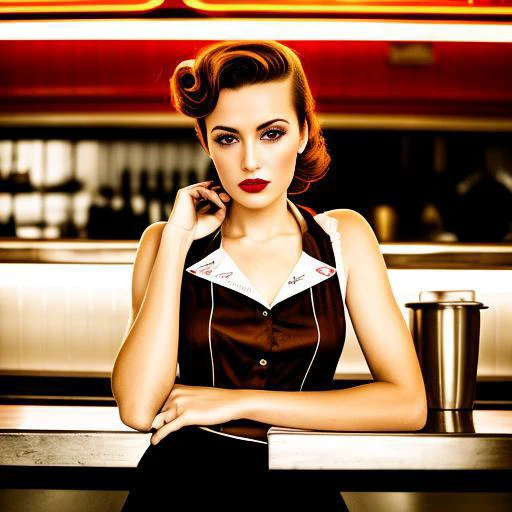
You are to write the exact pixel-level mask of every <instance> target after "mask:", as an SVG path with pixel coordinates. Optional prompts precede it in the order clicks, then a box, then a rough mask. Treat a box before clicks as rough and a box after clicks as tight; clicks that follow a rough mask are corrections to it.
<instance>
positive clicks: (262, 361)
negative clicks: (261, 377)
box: [260, 358, 268, 366]
mask: <svg viewBox="0 0 512 512" xmlns="http://www.w3.org/2000/svg"><path fill="white" fill-rule="evenodd" d="M260 364H261V366H267V364H268V363H267V360H266V359H263V358H262V359H260Z"/></svg>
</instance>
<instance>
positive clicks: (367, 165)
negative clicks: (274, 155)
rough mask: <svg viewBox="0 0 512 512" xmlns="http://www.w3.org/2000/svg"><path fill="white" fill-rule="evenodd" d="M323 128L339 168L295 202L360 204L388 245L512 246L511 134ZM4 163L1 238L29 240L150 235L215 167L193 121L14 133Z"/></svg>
mask: <svg viewBox="0 0 512 512" xmlns="http://www.w3.org/2000/svg"><path fill="white" fill-rule="evenodd" d="M324 135H325V139H326V143H327V147H328V149H329V152H330V154H331V157H332V162H331V166H330V169H329V172H328V173H327V175H326V177H325V178H324V179H322V180H321V181H319V182H317V183H312V185H311V186H310V189H309V190H308V191H306V192H305V193H303V194H299V195H293V196H290V198H291V199H292V200H293V201H295V202H296V203H298V204H303V205H305V206H309V207H311V208H313V209H314V210H315V211H317V212H322V211H325V210H329V209H334V208H350V209H353V210H356V211H358V212H359V213H361V214H362V215H364V216H365V218H366V219H367V220H368V221H369V222H370V224H371V225H372V227H373V229H374V231H375V233H376V235H377V237H378V239H379V241H381V242H391V241H450V242H510V241H512V230H511V228H512V206H511V205H512V164H511V162H512V158H511V155H512V151H511V148H512V137H511V135H510V133H499V132H498V133H495V132H494V133H493V132H491V133H489V132H481V133H478V132H457V131H455V132H441V131H434V132H432V131H426V130H419V131H418V130H416V131H403V130H376V129H373V130H342V129H329V128H327V129H324ZM43 136H44V137H45V138H44V139H43V138H41V137H43ZM113 136H114V137H113ZM0 169H1V175H0V177H1V181H0V236H2V237H13V236H14V237H19V238H22V239H31V238H32V239H33V238H43V239H55V238H66V239H69V238H87V239H128V240H130V239H139V238H140V235H141V234H142V231H143V230H144V229H145V227H147V225H149V224H150V223H152V222H156V221H160V220H167V218H168V217H169V214H170V212H171V210H172V206H173V203H174V198H175V195H176V193H177V191H178V189H179V188H181V187H184V186H187V185H189V184H191V183H195V182H198V181H202V180H204V179H209V178H210V177H212V176H213V173H214V168H213V163H212V162H211V160H210V159H209V158H208V157H207V155H206V154H205V153H204V152H203V150H202V148H201V147H200V145H199V142H198V140H197V139H196V136H195V133H194V130H193V129H192V128H189V129H186V128H132V129H130V128H119V127H111V128H98V127H95V128H70V127H65V128H64V127H63V128H55V127H54V128H50V129H49V128H48V127H45V128H44V129H42V128H37V127H30V128H27V127H24V128H19V127H17V128H12V127H11V128H9V129H5V128H3V129H0Z"/></svg>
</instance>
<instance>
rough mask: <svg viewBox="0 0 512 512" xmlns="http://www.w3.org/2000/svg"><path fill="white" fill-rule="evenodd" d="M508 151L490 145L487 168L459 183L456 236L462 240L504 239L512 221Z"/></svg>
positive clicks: (486, 162) (486, 157) (486, 160)
mask: <svg viewBox="0 0 512 512" xmlns="http://www.w3.org/2000/svg"><path fill="white" fill-rule="evenodd" d="M504 156H505V152H504V151H503V150H501V148H493V147H491V148H487V149H486V152H485V163H484V168H483V169H481V170H476V171H474V172H472V173H471V174H469V175H468V176H467V177H466V178H465V179H464V180H462V181H461V182H459V183H458V184H457V187H456V191H457V194H458V198H457V214H458V215H457V228H456V232H457V236H458V239H459V241H461V242H503V241H504V240H505V238H506V237H507V235H508V234H509V233H510V229H511V225H512V190H511V189H510V188H509V187H508V186H507V183H509V181H508V180H507V178H506V177H507V176H510V175H511V174H512V172H511V170H510V169H507V168H506V162H505V158H504Z"/></svg>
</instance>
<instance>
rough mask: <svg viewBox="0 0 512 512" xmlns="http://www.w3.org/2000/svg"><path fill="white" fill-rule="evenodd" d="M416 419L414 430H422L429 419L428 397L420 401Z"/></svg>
mask: <svg viewBox="0 0 512 512" xmlns="http://www.w3.org/2000/svg"><path fill="white" fill-rule="evenodd" d="M414 417H415V418H416V420H415V422H414V425H413V429H414V430H415V431H416V430H422V429H423V428H424V427H425V425H426V424H427V419H428V403H427V399H426V397H423V399H422V400H421V401H420V404H419V406H418V407H417V408H416V414H415V416H414Z"/></svg>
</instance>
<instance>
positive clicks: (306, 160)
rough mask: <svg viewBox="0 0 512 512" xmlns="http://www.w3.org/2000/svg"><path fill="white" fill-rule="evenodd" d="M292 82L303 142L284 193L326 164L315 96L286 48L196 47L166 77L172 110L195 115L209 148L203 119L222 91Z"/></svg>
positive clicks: (302, 187) (305, 183)
mask: <svg viewBox="0 0 512 512" xmlns="http://www.w3.org/2000/svg"><path fill="white" fill-rule="evenodd" d="M290 76H291V77H292V78H291V82H292V86H291V87H292V101H293V105H294V107H295V112H296V114H297V119H298V122H299V127H300V128H301V129H302V127H303V126H304V120H307V122H308V128H309V134H308V135H309V136H308V143H307V145H306V148H305V149H304V151H303V152H302V154H299V155H297V164H296V167H295V174H294V178H293V181H292V182H291V184H290V186H289V189H288V193H289V194H291V195H293V194H301V193H303V192H305V191H306V190H308V188H309V186H310V184H311V183H312V182H315V181H319V180H320V179H322V178H323V177H324V176H325V175H326V173H327V171H328V169H329V165H330V163H331V157H330V156H329V154H328V152H327V148H326V144H325V140H324V137H323V135H322V130H321V128H320V125H319V123H318V120H317V118H316V115H315V100H314V98H313V96H312V94H311V90H310V88H309V84H308V81H307V78H306V75H305V73H304V69H303V67H302V63H301V61H300V59H299V57H298V55H297V54H296V53H295V51H294V50H292V49H291V48H289V47H287V46H285V45H283V44H281V43H278V42H276V41H222V42H219V43H214V44H211V45H209V46H206V47H204V48H202V49H201V50H200V52H199V53H198V55H197V56H196V58H195V59H189V60H184V61H182V62H180V63H179V64H178V65H177V66H176V69H175V70H174V73H173V74H172V77H171V78H170V93H171V101H172V104H173V106H174V108H175V109H176V110H177V111H178V112H180V113H182V114H184V115H186V116H188V117H192V118H194V119H195V123H194V124H195V131H196V135H197V137H198V139H199V142H200V143H201V145H202V146H203V148H205V149H206V150H207V149H208V139H207V136H206V122H205V120H204V118H205V117H206V116H208V115H209V114H210V113H211V112H213V110H214V109H215V106H216V104H217V101H218V98H219V93H220V91H221V90H222V89H238V88H240V87H242V86H244V85H250V84H256V83H264V82H270V81H274V80H286V79H287V78H288V77H290Z"/></svg>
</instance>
